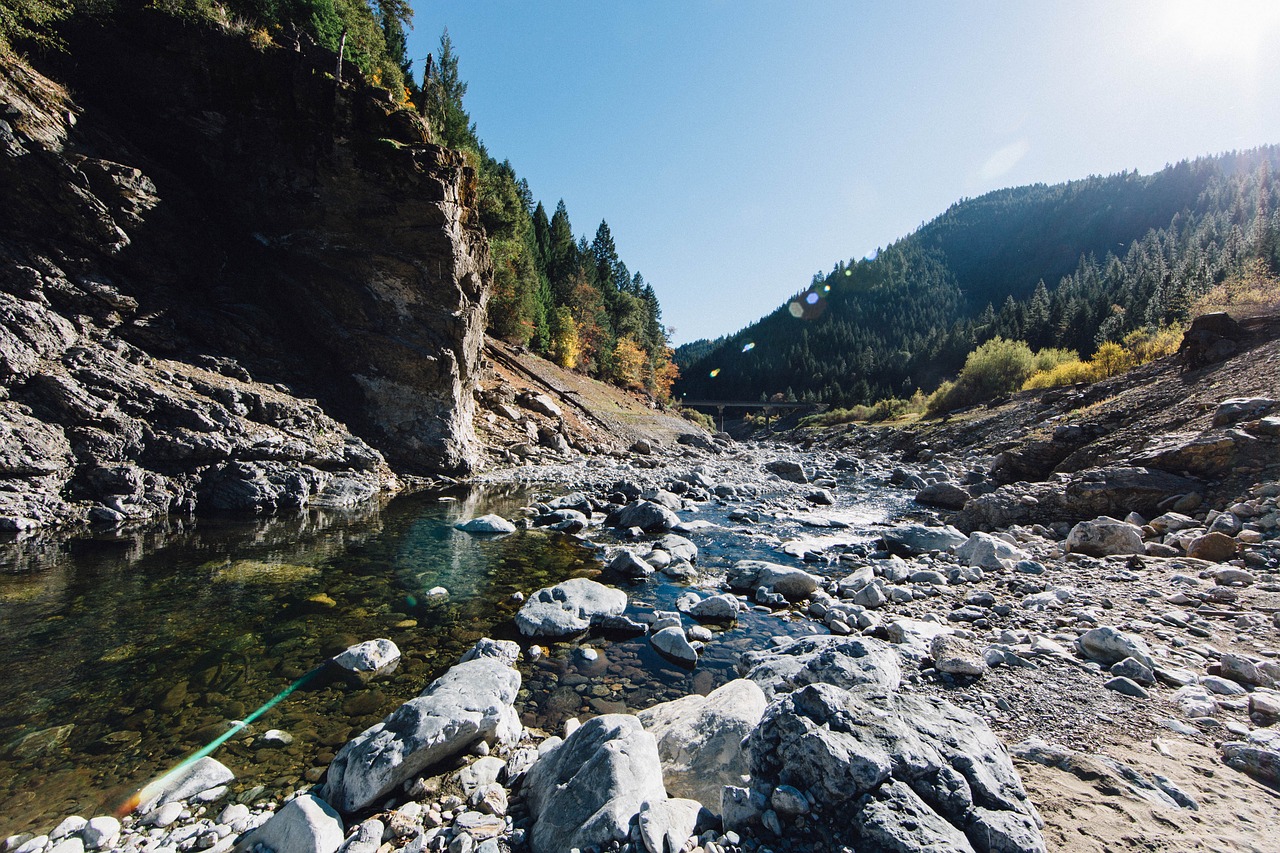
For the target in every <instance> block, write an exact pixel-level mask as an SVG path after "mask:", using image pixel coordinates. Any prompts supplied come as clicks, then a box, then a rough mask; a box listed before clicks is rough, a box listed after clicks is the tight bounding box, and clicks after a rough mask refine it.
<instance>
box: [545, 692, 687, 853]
mask: <svg viewBox="0 0 1280 853" xmlns="http://www.w3.org/2000/svg"><path fill="white" fill-rule="evenodd" d="M523 790H524V792H525V800H526V802H527V803H528V805H529V813H530V816H531V817H532V818H533V828H532V830H531V831H530V833H529V844H530V846H531V847H532V849H533V853H564V851H567V850H571V849H573V848H578V849H584V848H586V847H589V846H603V845H605V844H607V843H608V842H610V841H615V840H616V841H626V840H627V837H628V835H629V833H630V824H631V821H632V819H633V818H635V817H636V816H637V815H639V813H640V812H641V811H642V810H643V809H644V808H645V807H646V806H648V805H652V804H656V803H659V802H661V801H663V800H665V799H666V798H667V792H666V790H665V789H664V788H663V786H662V764H661V762H660V760H659V758H658V746H657V742H656V741H655V740H654V737H653V735H651V734H650V733H649V732H647V731H645V730H644V727H643V726H642V725H641V724H640V720H638V719H637V718H636V717H633V716H631V715H628V714H605V715H603V716H600V717H593V718H592V719H590V720H587V721H586V722H585V723H583V724H582V725H581V726H579V727H578V728H577V729H576V730H575V731H574V732H573V734H571V735H569V737H568V738H566V739H565V741H564V743H562V744H560V745H559V746H557V747H555V748H554V749H552V750H551V751H550V752H548V753H546V754H545V755H543V756H542V757H541V758H539V759H538V761H537V762H536V763H535V764H534V765H533V767H531V768H529V770H528V772H527V773H526V774H525V777H524V785H523Z"/></svg>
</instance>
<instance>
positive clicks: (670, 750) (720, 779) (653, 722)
mask: <svg viewBox="0 0 1280 853" xmlns="http://www.w3.org/2000/svg"><path fill="white" fill-rule="evenodd" d="M767 704H768V702H767V701H766V699H765V696H764V691H762V690H761V689H760V687H759V685H757V684H756V683H755V682H754V681H750V680H749V679H745V678H739V679H736V680H734V681H730V682H729V683H727V684H724V685H721V686H720V687H717V688H716V689H715V690H712V691H711V692H710V693H709V694H707V695H706V696H700V695H698V694H696V693H695V694H691V695H689V696H682V697H681V698H679V699H675V700H673V701H671V702H663V703H662V704H660V705H654V706H653V707H652V708H648V709H646V710H644V711H641V712H640V713H639V714H638V716H639V717H640V722H641V723H642V724H644V727H645V730H646V731H649V732H651V733H652V734H653V736H654V737H655V738H657V741H658V754H659V755H660V756H661V757H662V780H663V782H664V783H665V784H666V789H667V793H668V794H670V795H671V796H673V797H683V798H686V799H691V800H697V801H698V802H700V803H702V805H703V806H705V807H706V808H707V809H708V810H709V811H712V812H718V811H719V810H720V789H721V788H722V787H723V786H725V785H737V784H740V782H741V777H742V776H743V775H745V774H746V773H748V772H749V768H748V767H747V756H746V753H744V752H743V750H742V740H743V738H745V737H746V736H747V735H749V734H751V730H752V729H754V728H755V727H756V724H757V723H759V722H760V717H761V716H762V715H763V714H764V709H765V706H766V705H767Z"/></svg>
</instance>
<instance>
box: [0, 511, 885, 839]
mask: <svg viewBox="0 0 1280 853" xmlns="http://www.w3.org/2000/svg"><path fill="white" fill-rule="evenodd" d="M561 491H563V490H561ZM556 493H558V492H557V490H556V489H555V488H550V489H548V488H546V487H542V488H539V489H537V490H536V491H535V490H532V489H530V488H529V487H520V486H505V487H497V486H489V487H486V488H483V489H457V490H454V491H450V492H430V493H419V494H415V495H410V496H405V497H401V498H397V499H395V500H392V501H390V502H387V503H385V504H375V505H371V506H367V507H365V508H363V509H361V510H358V511H352V512H342V513H337V512H326V511H318V510H312V511H307V512H303V513H301V514H299V515H296V516H291V517H288V518H279V517H277V518H272V519H266V520H244V519H225V518H224V519H219V518H200V519H196V520H173V521H170V522H168V523H166V524H165V525H164V526H162V527H159V528H156V529H152V530H149V531H147V532H145V533H137V534H133V535H118V534H111V535H94V536H88V535H86V536H79V537H72V538H58V537H50V538H35V539H28V540H25V541H23V542H16V543H9V544H4V545H0V644H2V645H0V647H2V648H4V649H5V652H6V657H7V660H6V662H5V663H6V666H5V673H6V677H5V689H4V690H3V691H0V732H2V734H0V836H3V835H8V834H10V833H16V832H20V831H36V832H41V831H47V830H48V829H49V828H50V827H51V826H52V825H53V823H56V822H57V821H58V820H60V819H61V818H62V817H64V816H66V815H69V814H80V815H84V816H86V817H88V816H92V815H94V814H101V813H106V812H110V811H113V810H114V809H116V808H117V807H118V806H119V805H120V804H121V803H122V802H124V801H125V800H126V799H127V798H128V797H129V796H130V795H131V794H132V793H133V792H134V791H136V790H137V789H138V788H140V787H141V786H142V785H144V784H146V782H148V781H150V780H151V779H152V778H154V777H155V776H158V775H160V774H162V773H164V772H165V771H166V770H168V769H169V768H170V767H172V766H173V765H174V764H176V763H177V762H179V761H180V760H182V758H184V757H185V756H186V755H188V754H190V753H191V752H193V751H194V750H196V749H198V748H199V747H201V746H203V745H204V744H206V743H208V742H209V741H211V740H213V739H214V738H216V737H218V736H219V735H221V734H222V733H224V732H225V731H227V729H228V728H229V727H230V726H231V725H232V724H233V723H234V721H236V720H242V719H244V718H245V717H246V716H247V715H249V714H251V713H252V712H253V711H254V710H255V709H256V708H258V707H259V706H260V705H262V704H263V703H265V702H267V701H268V700H270V699H271V698H272V697H274V696H276V695H277V694H279V693H280V692H281V691H284V690H286V689H288V688H289V687H290V686H291V685H293V684H295V682H297V681H298V680H299V679H300V678H302V677H303V676H304V675H306V673H308V672H309V671H310V670H312V668H314V667H315V666H316V665H317V664H319V663H321V662H323V660H324V659H325V658H327V657H329V656H331V655H333V654H335V653H336V652H338V651H341V650H342V649H343V648H345V647H347V646H348V645H351V644H353V643H356V642H359V641H361V640H366V639H372V638H375V637H387V638H390V639H392V640H393V641H394V642H395V643H396V644H397V645H398V646H399V648H400V649H401V652H402V655H403V658H402V663H401V665H400V668H399V669H398V670H397V672H396V673H395V674H394V675H393V676H392V677H391V678H389V679H386V680H381V681H378V682H375V683H373V684H370V685H367V686H360V687H357V686H353V685H350V684H347V683H346V682H343V681H341V680H338V679H333V678H328V677H320V678H313V679H311V680H308V681H307V682H306V683H305V684H303V685H302V686H301V687H300V688H298V689H297V690H296V691H295V692H293V693H291V694H290V695H289V696H288V697H287V698H285V699H284V700H283V701H281V702H280V704H278V705H276V706H275V707H274V708H272V709H271V711H269V712H268V713H266V714H265V715H263V716H262V718H261V719H259V720H257V721H255V723H254V724H253V725H252V727H251V728H250V729H249V731H248V732H247V733H245V734H243V735H242V736H239V737H237V738H235V739H233V740H231V741H229V742H228V743H227V744H226V745H224V746H222V747H221V748H220V749H219V750H218V752H217V753H215V756H216V757H217V758H218V759H219V760H220V761H222V762H223V763H225V764H227V765H228V766H229V767H230V768H231V769H232V770H233V771H234V772H235V773H236V776H237V779H236V782H235V785H234V787H233V795H234V796H237V797H242V798H245V799H252V798H257V797H266V798H281V797H283V796H284V795H286V794H287V793H289V792H290V791H292V790H295V789H297V788H298V787H300V786H302V785H305V784H306V783H308V782H311V781H315V780H316V779H318V778H319V777H320V775H321V774H322V773H323V770H324V767H325V766H327V764H328V762H329V760H330V759H331V758H332V756H333V753H334V752H335V751H336V750H337V749H338V748H339V747H340V746H341V745H342V744H343V743H345V742H346V741H347V739H348V738H349V737H351V736H352V735H353V734H355V733H358V732H359V731H361V730H363V729H364V728H366V727H367V726H369V725H371V724H373V723H375V722H377V721H378V720H380V719H381V718H382V717H383V716H385V715H386V714H387V713H388V712H389V711H391V710H392V709H394V708H395V707H396V706H397V705H398V704H399V703H401V702H403V701H404V700H405V699H407V698H409V697H411V696H413V695H416V694H417V693H418V692H420V691H421V690H422V688H423V687H424V686H425V685H426V684H427V683H428V682H429V680H430V679H431V678H433V677H434V676H435V675H437V674H439V673H440V672H442V671H443V670H444V669H446V668H447V667H448V666H450V665H451V664H453V663H455V662H456V661H457V659H458V657H459V655H460V654H461V653H462V652H463V651H465V650H466V648H467V647H469V646H470V645H471V644H472V643H473V642H474V641H475V640H476V639H478V638H479V637H482V636H493V637H499V638H505V639H520V640H521V644H522V646H523V647H524V648H525V649H526V650H527V649H528V647H529V646H530V642H529V641H527V640H522V639H521V638H520V637H519V636H518V635H517V634H516V632H515V630H514V626H513V623H512V616H513V615H514V613H515V611H516V610H517V609H518V607H519V602H518V598H517V596H516V594H517V593H519V594H523V595H526V596H527V595H528V594H530V593H531V592H533V591H534V590H536V589H538V588H540V587H542V586H546V585H549V584H553V583H556V582H559V581H561V580H565V579H567V578H569V577H575V576H596V575H597V574H598V573H599V571H600V566H601V558H602V549H603V548H604V547H606V546H610V545H612V544H613V543H614V540H613V539H612V534H611V533H610V532H609V531H606V530H603V529H601V528H591V529H589V530H588V532H587V537H586V538H580V537H574V536H568V535H563V534H558V533H548V532H545V531H542V530H537V529H534V530H528V531H520V532H518V533H516V534H512V535H509V536H503V537H496V538H492V537H477V536H472V535H470V534H466V533H462V532H460V531H458V530H456V529H454V524H455V523H457V522H458V521H461V520H465V519H468V518H471V517H474V516H477V515H481V514H485V513H498V514H500V515H504V516H506V517H515V516H518V515H519V512H520V508H521V507H523V506H526V505H527V504H528V503H529V502H530V501H531V500H533V499H535V498H536V497H539V496H545V495H547V494H556ZM901 500H902V499H901V497H900V496H898V495H896V494H894V493H892V492H889V491H883V492H872V493H865V492H864V493H862V494H860V495H857V496H854V497H851V498H848V501H849V502H848V503H845V504H844V505H840V506H834V507H824V508H822V512H820V513H819V512H793V513H786V512H783V513H779V514H778V515H776V516H774V517H771V518H770V520H769V523H768V524H767V525H763V526H759V527H755V526H751V525H743V524H741V523H736V522H734V521H731V520H729V518H728V514H729V513H730V512H731V511H732V510H733V509H734V508H740V507H741V506H742V504H740V503H734V502H723V501H721V502H708V503H705V504H701V505H699V507H698V511H697V512H696V513H690V514H688V518H689V519H690V520H695V521H697V522H699V523H700V527H699V529H697V530H696V531H694V532H693V533H691V534H690V538H691V539H693V540H694V541H695V542H696V543H697V544H698V546H699V548H700V550H701V555H700V561H699V565H700V569H702V571H704V572H706V573H707V575H708V579H709V580H710V579H712V578H714V576H715V572H716V567H717V566H720V567H723V566H726V565H729V564H731V563H732V562H733V561H734V560H737V559H743V558H748V557H760V558H766V559H775V560H781V561H784V562H785V561H788V560H787V558H786V557H785V556H784V555H783V554H782V553H780V550H779V548H780V546H781V545H782V543H784V542H785V541H791V542H797V541H802V540H803V539H805V538H806V537H811V538H817V539H819V540H826V541H830V540H832V539H837V540H840V541H843V542H857V541H870V540H871V539H872V538H874V536H875V533H874V528H875V527H876V526H877V525H878V524H880V523H882V522H883V521H885V520H886V519H887V518H888V517H889V516H890V515H892V514H893V512H894V510H895V508H896V507H898V505H899V504H900V502H901ZM768 501H769V495H768V493H767V492H764V493H762V494H760V495H758V496H757V498H756V499H755V500H754V501H753V504H756V505H760V504H767V503H768ZM701 523H705V524H701ZM659 578H660V576H655V580H650V581H647V582H645V583H642V584H638V585H634V586H628V587H626V591H627V592H628V595H629V596H630V598H631V602H632V603H631V606H630V608H629V613H631V614H632V615H640V614H642V613H643V611H645V610H650V609H653V608H655V607H656V608H659V609H670V608H671V607H672V604H673V603H674V600H675V598H676V597H677V596H678V595H679V593H680V592H682V591H683V590H684V589H685V587H683V586H681V585H679V584H677V583H674V582H671V581H669V580H661V579H659ZM440 588H443V589H444V590H447V594H441V593H440V592H439V591H438V590H439V589H440ZM432 590H436V593H435V594H433V593H432ZM815 630H818V628H816V627H815V625H814V624H813V623H811V622H809V621H808V620H802V619H782V618H778V617H777V616H775V615H772V614H769V613H767V612H764V610H763V608H762V609H761V610H759V611H755V610H751V611H748V612H747V613H746V614H745V615H744V617H743V618H742V619H740V620H739V622H738V623H737V624H736V625H734V626H733V627H731V628H728V629H725V630H722V631H719V632H718V633H717V635H716V637H715V638H714V639H713V640H712V641H711V642H710V643H709V644H708V645H707V647H706V649H705V650H704V652H703V655H702V657H701V659H700V660H699V663H698V665H697V667H694V668H687V667H684V666H681V665H679V664H677V663H675V662H672V661H669V660H667V659H665V658H663V657H662V656H661V655H659V654H658V653H657V652H655V651H654V650H653V649H652V648H651V647H650V646H649V644H648V642H647V641H646V639H645V638H644V637H631V638H627V637H603V636H596V635H594V634H593V635H589V636H587V637H584V638H581V639H578V640H575V641H574V642H570V643H556V644H552V645H548V646H546V653H545V654H544V655H543V656H542V657H541V658H540V659H539V660H537V661H530V660H529V659H528V658H529V656H528V655H526V656H525V658H524V660H522V663H521V668H522V672H523V674H524V687H523V689H522V692H521V697H520V700H519V701H518V703H517V707H518V708H519V710H520V711H521V714H522V717H523V719H524V722H525V724H526V725H530V726H534V727H539V728H544V729H547V730H553V729H554V728H555V727H557V726H559V725H560V723H561V722H563V720H564V719H566V718H568V717H573V716H576V717H579V718H585V717H588V716H592V715H594V714H599V713H609V712H614V711H622V710H630V711H635V710H639V709H642V708H645V707H648V706H650V705H652V704H655V703H657V702H660V701H665V700H667V699H671V698H675V697H677V696H681V695H686V694H688V693H691V692H701V693H705V692H708V691H709V690H711V689H713V688H714V687H716V686H718V685H719V684H721V683H723V682H725V681H727V680H729V679H730V678H732V677H734V666H735V664H736V662H737V659H738V657H739V655H740V654H741V652H742V651H744V650H746V649H749V648H758V647H760V646H762V645H765V644H767V643H768V642H769V638H770V637H773V636H777V635H783V634H799V633H808V632H813V631H815ZM584 647H590V648H591V649H593V650H594V651H595V653H596V654H594V655H592V654H585V655H584V654H583V653H582V652H583V648H584ZM592 658H594V659H592ZM268 729H278V730H281V731H284V732H286V733H287V735H288V737H287V738H285V739H286V740H287V739H292V742H291V743H288V744H287V745H280V744H279V740H278V739H277V740H272V739H264V738H262V737H261V735H262V733H263V732H265V731H266V730H268ZM267 741H271V742H270V744H268V742H267Z"/></svg>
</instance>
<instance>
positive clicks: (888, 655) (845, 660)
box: [738, 635, 902, 699]
mask: <svg viewBox="0 0 1280 853" xmlns="http://www.w3.org/2000/svg"><path fill="white" fill-rule="evenodd" d="M738 672H740V673H742V674H744V675H745V676H746V677H747V678H749V679H751V680H752V681H754V682H755V683H756V684H758V685H760V689H761V690H763V691H764V694H765V696H766V697H768V698H770V699H773V698H776V697H777V696H778V695H779V694H782V693H790V692H791V691H793V690H797V689H799V688H801V687H804V686H806V685H809V684H831V685H834V686H836V687H842V688H850V687H856V686H858V685H863V684H870V685H874V686H876V687H881V688H884V689H886V690H897V689H898V685H899V684H900V683H901V681H902V666H901V663H900V662H899V658H898V653H897V652H896V651H895V650H894V648H893V647H892V646H890V645H889V644H887V643H884V642H881V641H880V640H875V639H872V638H870V637H856V636H847V637H837V636H831V635H817V636H812V637H800V638H799V639H795V640H791V641H790V642H787V643H783V644H782V645H780V646H777V647H775V648H772V649H768V650H765V651H758V652H747V653H746V654H744V655H743V656H742V659H741V660H740V661H739V662H738Z"/></svg>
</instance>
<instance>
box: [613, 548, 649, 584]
mask: <svg viewBox="0 0 1280 853" xmlns="http://www.w3.org/2000/svg"><path fill="white" fill-rule="evenodd" d="M605 571H607V572H608V573H609V574H611V575H616V576H617V577H621V578H626V579H627V580H644V579H645V578H647V577H649V575H651V574H653V566H651V565H649V563H648V562H646V561H645V560H644V559H643V558H641V557H637V556H636V555H635V554H633V553H631V552H630V551H628V550H627V549H625V548H623V549H622V550H621V551H619V552H618V553H617V554H615V555H614V557H613V559H612V560H610V561H609V565H607V566H605Z"/></svg>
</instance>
